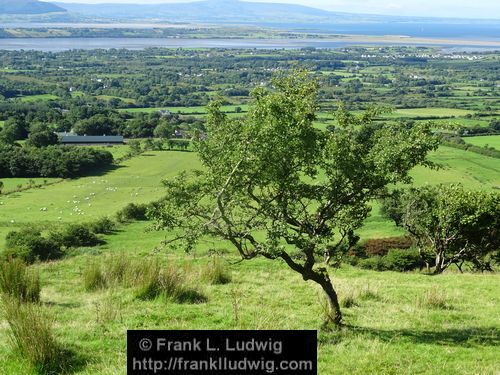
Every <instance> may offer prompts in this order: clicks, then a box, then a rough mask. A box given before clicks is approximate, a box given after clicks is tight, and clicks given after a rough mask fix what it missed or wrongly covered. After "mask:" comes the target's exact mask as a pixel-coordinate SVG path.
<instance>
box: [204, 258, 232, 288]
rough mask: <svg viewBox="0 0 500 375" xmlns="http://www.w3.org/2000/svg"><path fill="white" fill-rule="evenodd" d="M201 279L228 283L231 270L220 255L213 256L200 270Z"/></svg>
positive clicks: (212, 282)
mask: <svg viewBox="0 0 500 375" xmlns="http://www.w3.org/2000/svg"><path fill="white" fill-rule="evenodd" d="M201 278H202V280H205V281H207V282H208V283H210V284H214V285H216V284H228V283H230V282H231V271H230V270H229V268H228V267H227V265H226V264H225V263H224V261H223V260H222V259H221V258H220V257H213V258H212V260H211V261H210V262H209V263H208V264H207V265H205V266H204V267H203V269H202V271H201Z"/></svg>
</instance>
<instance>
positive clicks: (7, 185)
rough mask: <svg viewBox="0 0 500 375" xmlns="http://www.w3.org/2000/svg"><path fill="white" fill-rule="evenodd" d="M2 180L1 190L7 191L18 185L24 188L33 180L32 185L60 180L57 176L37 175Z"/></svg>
mask: <svg viewBox="0 0 500 375" xmlns="http://www.w3.org/2000/svg"><path fill="white" fill-rule="evenodd" d="M1 181H2V182H3V191H4V192H9V191H12V190H15V189H17V188H19V187H21V188H26V187H28V186H29V185H30V181H32V182H33V185H45V183H47V184H51V183H54V182H56V181H61V179H59V178H50V177H48V178H42V177H37V178H3V179H2V180H1ZM0 200H2V196H1V195H0Z"/></svg>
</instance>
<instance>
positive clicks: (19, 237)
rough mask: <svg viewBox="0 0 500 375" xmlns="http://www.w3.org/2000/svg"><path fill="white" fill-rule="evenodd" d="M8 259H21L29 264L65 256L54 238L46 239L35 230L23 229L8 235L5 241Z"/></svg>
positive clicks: (5, 253)
mask: <svg viewBox="0 0 500 375" xmlns="http://www.w3.org/2000/svg"><path fill="white" fill-rule="evenodd" d="M5 247H6V251H5V252H4V255H5V256H7V257H8V258H19V259H22V260H24V261H25V262H27V263H33V262H35V261H36V260H42V261H43V260H51V259H58V258H60V257H61V256H62V255H63V252H62V251H61V246H60V244H59V243H58V242H57V241H55V240H54V239H52V238H49V239H47V238H44V237H42V235H41V232H40V231H38V230H36V229H33V228H23V229H21V230H19V231H12V232H9V233H8V234H7V237H6V241H5Z"/></svg>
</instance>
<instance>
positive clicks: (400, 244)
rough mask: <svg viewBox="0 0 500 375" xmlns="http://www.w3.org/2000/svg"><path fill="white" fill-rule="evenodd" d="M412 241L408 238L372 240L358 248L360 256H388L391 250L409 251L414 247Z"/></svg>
mask: <svg viewBox="0 0 500 375" xmlns="http://www.w3.org/2000/svg"><path fill="white" fill-rule="evenodd" d="M412 243H413V242H412V240H411V238H410V237H407V236H400V237H387V238H372V239H369V240H368V241H366V242H365V243H364V244H361V245H359V246H358V247H357V248H356V250H355V251H356V252H357V253H361V254H360V255H366V256H373V255H381V256H383V255H386V254H387V253H388V252H389V250H390V249H409V248H410V247H411V245H412Z"/></svg>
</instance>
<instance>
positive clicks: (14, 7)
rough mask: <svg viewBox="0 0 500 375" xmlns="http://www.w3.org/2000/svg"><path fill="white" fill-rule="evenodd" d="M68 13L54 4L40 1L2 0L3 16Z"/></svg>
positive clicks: (0, 7)
mask: <svg viewBox="0 0 500 375" xmlns="http://www.w3.org/2000/svg"><path fill="white" fill-rule="evenodd" d="M56 12H66V9H64V8H62V7H60V6H57V5H55V4H53V3H47V2H42V1H38V0H0V15H1V14H45V13H56Z"/></svg>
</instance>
